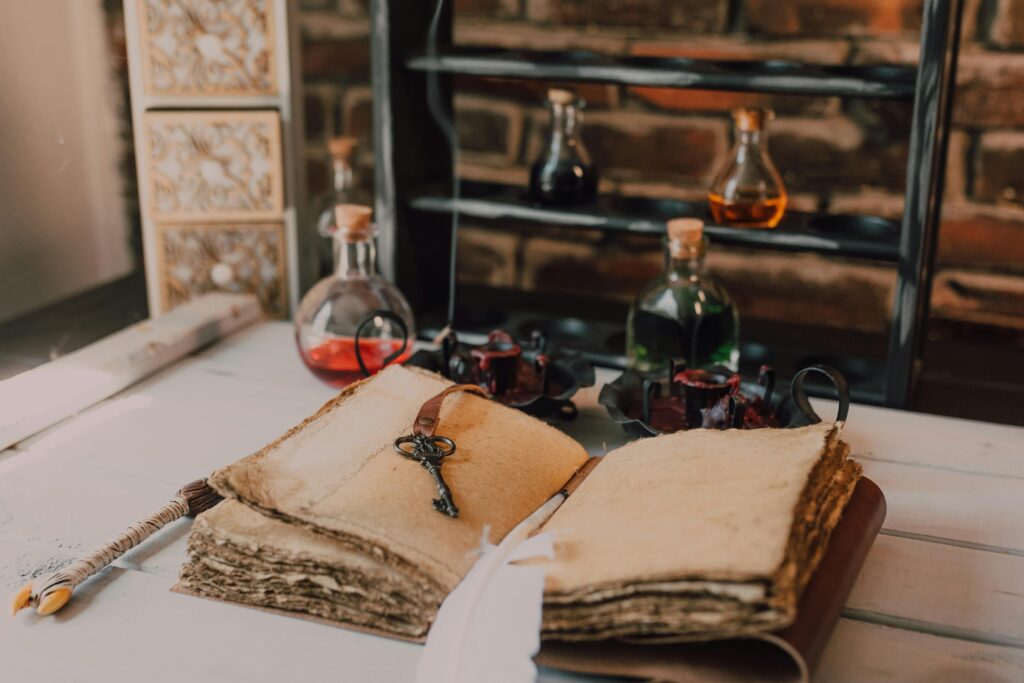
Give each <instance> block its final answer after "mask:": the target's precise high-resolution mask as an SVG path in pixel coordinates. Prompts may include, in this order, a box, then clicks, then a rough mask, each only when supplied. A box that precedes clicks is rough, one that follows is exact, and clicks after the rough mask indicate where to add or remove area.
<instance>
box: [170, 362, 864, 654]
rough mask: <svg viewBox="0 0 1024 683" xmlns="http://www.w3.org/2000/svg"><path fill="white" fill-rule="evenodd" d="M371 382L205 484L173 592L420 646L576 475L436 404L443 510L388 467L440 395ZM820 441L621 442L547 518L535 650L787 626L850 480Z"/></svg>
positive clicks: (809, 430) (402, 373)
mask: <svg viewBox="0 0 1024 683" xmlns="http://www.w3.org/2000/svg"><path fill="white" fill-rule="evenodd" d="M449 384H450V383H449V382H448V381H447V380H444V379H442V378H440V377H438V376H436V375H433V374H430V373H426V372H424V371H419V370H415V369H407V368H402V367H393V368H388V369H387V370H385V371H383V372H381V373H380V374H378V375H375V376H374V377H372V378H370V379H368V380H365V381H363V382H360V383H358V384H356V385H353V386H351V387H349V388H348V389H347V390H346V391H344V392H343V393H342V394H341V395H339V396H338V397H337V398H335V399H333V400H332V401H330V402H328V403H327V404H326V405H324V406H323V407H322V408H321V409H320V411H319V412H317V413H316V414H315V415H313V416H312V417H310V418H309V419H307V420H306V421H305V422H303V423H302V424H300V425H298V426H297V427H295V428H294V429H292V430H291V431H289V432H288V433H287V434H285V435H284V436H282V437H281V438H280V439H279V440H278V441H276V442H274V443H272V444H270V445H269V446H267V447H266V448H264V449H263V450H261V451H259V452H258V453H255V454H254V455H251V456H249V457H246V458H243V459H242V460H239V461H238V462H236V463H234V464H232V465H230V466H228V467H225V468H223V469H221V470H219V471H218V472H216V473H215V474H214V475H213V477H212V478H211V482H212V484H213V485H214V487H215V488H216V489H217V490H218V491H219V492H221V493H222V494H223V495H224V496H225V497H226V498H227V500H225V501H224V502H223V503H221V504H220V505H218V506H217V507H216V508H214V509H212V510H210V511H209V512H206V513H204V514H203V515H201V516H200V517H199V518H198V519H197V521H196V523H195V525H194V527H193V531H192V535H191V537H190V539H189V559H188V562H187V563H186V565H185V566H184V567H183V569H182V573H181V580H180V584H179V587H180V588H181V589H182V590H184V591H187V592H192V593H197V594H200V595H205V596H209V597H215V598H220V599H224V600H231V601H236V602H241V603H246V604H250V605H255V606H260V607H268V608H276V609H281V610H288V611H293V612H300V613H305V614H308V615H312V616H314V617H319V618H322V619H326V620H330V621H333V622H337V623H340V624H342V625H345V626H349V627H353V628H359V629H363V630H369V631H372V632H375V633H381V634H386V635H390V636H394V637H400V638H406V639H412V640H422V639H423V638H425V636H426V634H427V631H428V629H429V628H430V625H431V622H432V620H433V618H434V617H435V615H436V613H437V610H438V608H439V606H440V604H441V602H442V600H444V598H445V596H447V595H448V593H450V592H451V591H452V590H453V589H454V588H455V587H456V585H457V584H458V583H459V581H460V579H461V578H462V577H463V576H464V575H465V574H466V573H467V572H468V571H469V569H470V567H471V566H472V565H473V562H474V561H475V558H476V554H475V553H474V551H476V550H477V549H478V548H479V547H480V541H481V534H482V532H483V529H484V528H485V526H486V527H489V529H490V537H491V540H492V541H493V542H497V541H498V540H500V539H501V538H502V537H503V536H504V535H505V534H506V533H507V532H508V531H509V530H510V529H512V528H513V527H514V526H515V525H516V524H517V523H518V522H519V521H521V520H522V519H524V518H525V517H527V516H528V515H529V514H530V513H531V512H533V511H534V510H535V509H537V508H538V507H540V506H541V505H542V504H543V503H544V502H545V501H547V500H548V499H549V498H551V497H552V496H553V495H555V494H556V493H558V492H559V491H560V490H562V489H563V488H564V487H565V486H566V485H567V482H569V481H570V480H571V479H572V478H573V476H574V474H576V473H577V472H579V471H580V470H581V468H582V467H583V465H584V464H585V463H586V462H587V461H588V456H587V453H586V452H585V451H584V449H583V447H582V446H580V445H579V444H578V443H576V442H575V441H573V440H572V439H571V438H570V437H568V436H566V435H565V434H563V433H562V432H560V431H558V430H557V429H555V428H553V427H551V426H549V425H547V424H545V423H543V422H541V421H539V420H537V419H534V418H532V417H529V416H527V415H525V414H523V413H521V412H518V411H516V410H513V409H510V408H506V407H504V406H502V405H500V404H498V403H496V402H493V401H489V400H487V399H484V398H481V397H479V396H475V395H470V394H465V393H459V394H452V395H451V396H449V397H448V398H447V399H446V400H445V402H444V404H443V407H442V409H441V412H440V420H439V424H438V427H437V434H438V435H443V436H446V437H449V438H451V439H453V440H454V441H455V443H456V444H457V452H456V453H455V454H454V455H452V456H451V457H449V458H446V460H445V462H444V465H443V468H442V472H443V475H444V478H445V480H446V481H447V482H448V484H449V485H450V487H451V490H452V494H453V497H454V499H455V502H456V504H457V505H458V507H459V508H460V510H461V514H460V515H459V517H458V518H451V517H448V516H447V515H443V514H439V513H438V512H437V511H435V510H434V509H433V507H432V505H431V500H432V499H433V498H435V497H436V496H437V490H436V487H435V483H434V481H433V479H432V478H431V476H430V475H429V474H428V473H427V472H426V471H425V470H424V468H422V467H420V466H419V465H418V464H417V463H416V462H414V461H411V460H409V459H406V458H403V457H401V456H399V455H398V454H396V453H395V451H394V442H395V439H396V438H397V437H399V436H402V435H405V434H409V433H410V431H411V428H412V424H413V421H414V420H415V419H416V416H417V413H418V411H419V410H420V408H421V406H422V405H423V404H424V402H426V401H427V400H428V399H430V398H432V397H433V396H435V395H436V394H438V393H439V392H440V391H441V390H443V389H444V388H446V387H447V386H449ZM840 427H841V426H840V425H831V424H819V425H814V426H811V427H806V428H802V429H791V430H785V429H778V430H757V431H739V430H730V431H725V432H719V431H709V430H697V431H691V432H685V433H677V434H672V435H666V436H661V437H658V438H653V439H647V440H643V441H637V442H634V443H631V444H629V445H627V446H624V447H622V448H620V449H617V450H615V451H612V452H611V453H609V454H607V455H606V456H604V457H603V458H602V459H601V460H600V462H599V464H598V465H597V466H596V467H594V468H593V469H590V468H587V469H588V470H589V472H590V473H589V475H588V476H587V477H586V479H585V480H584V481H583V482H582V483H581V484H580V485H579V486H578V487H577V488H575V490H574V492H573V493H572V495H571V496H570V497H569V499H568V500H567V502H566V503H565V504H564V505H563V506H562V507H561V508H560V509H559V510H558V511H557V512H555V514H554V515H553V516H552V517H551V518H550V519H549V520H548V522H547V523H546V525H545V527H544V529H545V530H549V531H551V532H553V534H554V538H555V541H556V558H555V559H554V560H553V561H552V562H551V563H550V564H549V566H548V567H547V575H546V576H547V579H546V589H545V603H544V618H543V629H542V635H543V636H544V637H545V638H547V639H551V638H555V639H561V640H568V641H583V640H596V639H607V638H625V639H650V640H659V641H664V640H670V641H675V640H702V639H713V638H721V637H735V636H742V635H748V634H756V633H763V632H766V631H772V630H776V629H779V628H782V627H785V626H787V625H788V624H790V623H791V622H792V621H793V619H794V616H795V612H796V608H797V603H798V599H799V596H800V593H801V591H802V589H803V588H804V586H805V585H806V584H807V582H808V579H809V578H810V577H811V575H812V573H813V572H814V570H815V567H816V565H817V564H818V562H819V560H820V559H821V557H822V555H823V554H824V552H825V549H826V546H827V544H828V540H829V535H830V533H831V531H832V530H833V528H834V527H835V526H836V524H837V521H838V520H839V517H840V514H841V512H842V510H843V507H844V505H845V504H846V502H847V500H848V499H849V497H850V495H851V493H852V492H853V490H854V487H855V484H856V483H857V480H858V478H859V476H860V467H859V466H858V465H857V464H856V463H854V462H853V461H851V460H849V459H847V454H848V450H849V449H848V447H847V446H846V444H844V443H843V442H842V441H841V439H840Z"/></svg>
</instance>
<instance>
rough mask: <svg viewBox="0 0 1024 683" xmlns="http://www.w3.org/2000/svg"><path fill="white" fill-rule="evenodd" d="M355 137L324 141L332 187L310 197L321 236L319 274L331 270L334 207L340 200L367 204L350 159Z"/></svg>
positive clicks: (323, 274) (321, 274)
mask: <svg viewBox="0 0 1024 683" xmlns="http://www.w3.org/2000/svg"><path fill="white" fill-rule="evenodd" d="M357 144H358V141H357V140H356V139H355V138H351V137H333V138H331V139H330V140H328V141H327V150H328V151H329V152H330V155H331V169H332V174H331V188H330V189H329V190H327V191H326V192H324V193H323V194H321V195H320V196H318V197H317V198H316V199H314V200H313V214H312V215H313V216H314V219H315V220H316V231H317V234H319V235H320V236H321V237H323V238H324V239H323V240H322V241H321V243H320V244H321V247H320V248H319V249H318V250H317V259H318V262H319V265H320V276H321V277H324V276H327V275H330V273H331V272H332V270H333V248H332V240H331V235H332V234H333V233H334V230H335V228H336V227H337V221H336V216H335V213H336V212H335V210H334V209H335V207H337V206H341V205H342V204H369V203H370V199H371V198H370V197H369V196H367V193H365V192H363V191H361V190H360V189H359V187H358V186H357V185H356V176H355V172H354V171H353V169H352V159H353V156H354V154H355V150H356V145H357Z"/></svg>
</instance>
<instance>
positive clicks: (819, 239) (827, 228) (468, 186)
mask: <svg viewBox="0 0 1024 683" xmlns="http://www.w3.org/2000/svg"><path fill="white" fill-rule="evenodd" d="M410 206H411V207H412V208H414V209H418V210H420V211H427V212H432V213H445V214H447V213H451V212H452V211H453V210H455V209H458V211H459V213H460V214H461V215H463V216H467V217H472V218H479V219H485V220H518V221H523V222H527V223H537V224H540V225H546V226H557V227H569V228H582V229H592V230H606V231H610V232H623V233H630V234H641V235H644V234H646V235H657V236H661V235H664V234H665V222H666V221H667V220H668V219H670V218H674V217H677V216H698V217H701V218H705V219H706V220H708V221H709V223H708V224H707V225H706V226H705V228H704V231H705V233H706V234H707V235H708V237H709V238H710V239H711V241H712V242H715V243H720V244H730V245H741V246H747V247H764V248H769V249H778V250H784V251H811V252H816V253H821V254H831V255H838V256H849V257H860V258H870V259H877V260H882V261H891V262H896V261H897V260H898V259H899V224H897V223H896V222H894V221H891V220H887V219H885V218H879V217H876V216H865V215H848V214H844V215H828V214H812V213H801V212H799V211H788V212H787V213H786V216H785V218H784V219H783V222H782V223H781V224H780V225H779V226H778V227H777V228H775V229H772V230H765V229H757V228H733V227H729V226H724V225H714V224H713V223H711V222H710V216H708V214H707V205H706V204H705V203H703V202H684V201H679V200H674V199H647V198H631V197H619V196H610V195H604V196H600V197H598V199H597V201H596V202H595V203H594V204H591V205H589V206H583V207H573V208H552V207H545V206H541V205H539V204H536V203H535V202H533V201H532V200H531V199H530V198H529V196H528V195H527V192H526V190H525V188H519V187H514V186H508V185H496V184H488V183H468V182H467V183H463V184H462V186H461V193H460V197H459V199H458V200H455V199H454V198H453V197H452V196H451V195H449V194H445V193H436V194H424V195H420V196H417V197H414V198H413V199H412V200H411V201H410Z"/></svg>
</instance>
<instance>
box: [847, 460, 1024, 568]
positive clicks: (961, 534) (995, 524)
mask: <svg viewBox="0 0 1024 683" xmlns="http://www.w3.org/2000/svg"><path fill="white" fill-rule="evenodd" d="M854 458H856V447H854ZM863 465H864V473H865V474H866V475H867V476H869V477H871V479H873V480H874V481H875V483H877V484H878V485H879V487H881V489H882V491H883V492H884V493H885V499H886V502H887V503H888V506H889V510H888V514H887V515H886V518H885V525H884V529H885V533H890V534H894V535H902V536H907V537H911V538H919V539H922V540H932V541H934V542H936V543H945V544H950V545H961V546H964V547H973V548H979V549H988V550H992V551H994V552H1002V553H1011V554H1017V555H1024V531H1022V530H1024V480H1020V479H1014V478H1009V477H995V476H991V475H987V474H965V473H961V472H951V471H949V470H944V469H935V468H925V467H916V466H913V465H900V464H896V463H888V462H878V461H864V463H863Z"/></svg>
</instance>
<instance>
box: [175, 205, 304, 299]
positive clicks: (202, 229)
mask: <svg viewBox="0 0 1024 683" xmlns="http://www.w3.org/2000/svg"><path fill="white" fill-rule="evenodd" d="M157 235H158V242H159V249H160V264H161V267H160V296H161V299H162V302H161V303H162V306H163V308H164V309H170V308H173V307H175V306H177V305H178V304H180V303H183V302H185V301H188V300H189V299H190V298H192V297H193V296H196V295H198V294H204V293H206V292H211V291H224V292H250V293H253V294H256V295H257V296H258V297H259V300H260V304H261V305H262V306H263V310H264V311H266V312H267V313H268V314H270V315H274V316H279V317H283V316H285V315H287V313H288V298H287V292H286V290H287V287H286V285H285V282H286V278H285V258H284V250H285V240H284V225H283V224H281V223H237V224H233V223H224V224H199V223H195V224H171V225H165V224H159V225H157Z"/></svg>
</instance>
